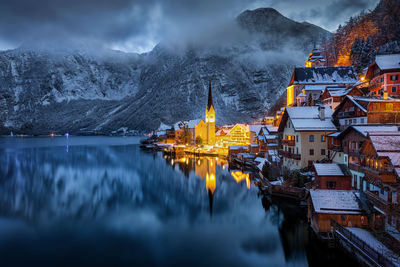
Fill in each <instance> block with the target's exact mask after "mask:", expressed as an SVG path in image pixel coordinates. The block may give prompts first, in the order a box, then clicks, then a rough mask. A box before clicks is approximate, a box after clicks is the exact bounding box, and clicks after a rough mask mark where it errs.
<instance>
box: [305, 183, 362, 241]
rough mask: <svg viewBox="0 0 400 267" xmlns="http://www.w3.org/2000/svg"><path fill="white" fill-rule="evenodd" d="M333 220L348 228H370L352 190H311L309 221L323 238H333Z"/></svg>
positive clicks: (356, 195) (357, 196)
mask: <svg viewBox="0 0 400 267" xmlns="http://www.w3.org/2000/svg"><path fill="white" fill-rule="evenodd" d="M331 220H334V221H336V222H337V223H338V224H340V225H342V226H346V227H360V228H367V227H368V217H367V214H366V212H365V211H364V209H363V207H362V206H361V204H360V200H359V193H356V192H354V191H352V190H322V189H316V190H314V189H312V190H310V196H309V200H308V221H309V222H310V224H311V228H312V229H313V230H314V232H315V233H317V234H318V236H320V237H321V238H326V239H329V238H330V236H331V231H332V227H331Z"/></svg>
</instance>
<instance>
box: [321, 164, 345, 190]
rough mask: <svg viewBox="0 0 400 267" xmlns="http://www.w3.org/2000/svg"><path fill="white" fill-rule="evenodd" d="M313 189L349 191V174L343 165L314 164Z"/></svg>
mask: <svg viewBox="0 0 400 267" xmlns="http://www.w3.org/2000/svg"><path fill="white" fill-rule="evenodd" d="M313 170H314V173H315V180H314V181H313V188H314V189H329V190H351V189H352V188H351V172H350V170H349V169H348V167H347V166H346V165H345V164H338V163H314V166H313Z"/></svg>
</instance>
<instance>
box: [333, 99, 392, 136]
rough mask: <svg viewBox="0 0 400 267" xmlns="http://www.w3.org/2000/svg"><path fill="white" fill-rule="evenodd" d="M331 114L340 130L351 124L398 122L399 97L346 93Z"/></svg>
mask: <svg viewBox="0 0 400 267" xmlns="http://www.w3.org/2000/svg"><path fill="white" fill-rule="evenodd" d="M332 116H333V119H334V121H335V123H336V124H338V125H339V127H340V129H341V130H343V129H345V128H346V127H347V126H350V125H353V124H357V125H358V124H371V123H375V124H382V123H400V99H392V98H387V99H385V98H382V97H371V96H370V97H366V96H350V95H347V96H346V97H345V98H344V99H343V101H342V102H341V103H340V104H339V106H337V108H336V109H335V111H334V113H333V115H332Z"/></svg>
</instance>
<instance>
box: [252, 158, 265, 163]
mask: <svg viewBox="0 0 400 267" xmlns="http://www.w3.org/2000/svg"><path fill="white" fill-rule="evenodd" d="M254 161H255V162H258V163H264V162H268V159H266V158H260V157H257V158H255V159H254Z"/></svg>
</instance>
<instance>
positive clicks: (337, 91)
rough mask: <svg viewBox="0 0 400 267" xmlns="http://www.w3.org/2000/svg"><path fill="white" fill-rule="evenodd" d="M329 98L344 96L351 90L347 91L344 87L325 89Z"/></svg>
mask: <svg viewBox="0 0 400 267" xmlns="http://www.w3.org/2000/svg"><path fill="white" fill-rule="evenodd" d="M326 89H327V90H328V92H329V94H330V95H331V96H345V95H347V94H348V93H349V92H350V91H351V90H352V88H349V89H347V88H346V87H329V88H326Z"/></svg>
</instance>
